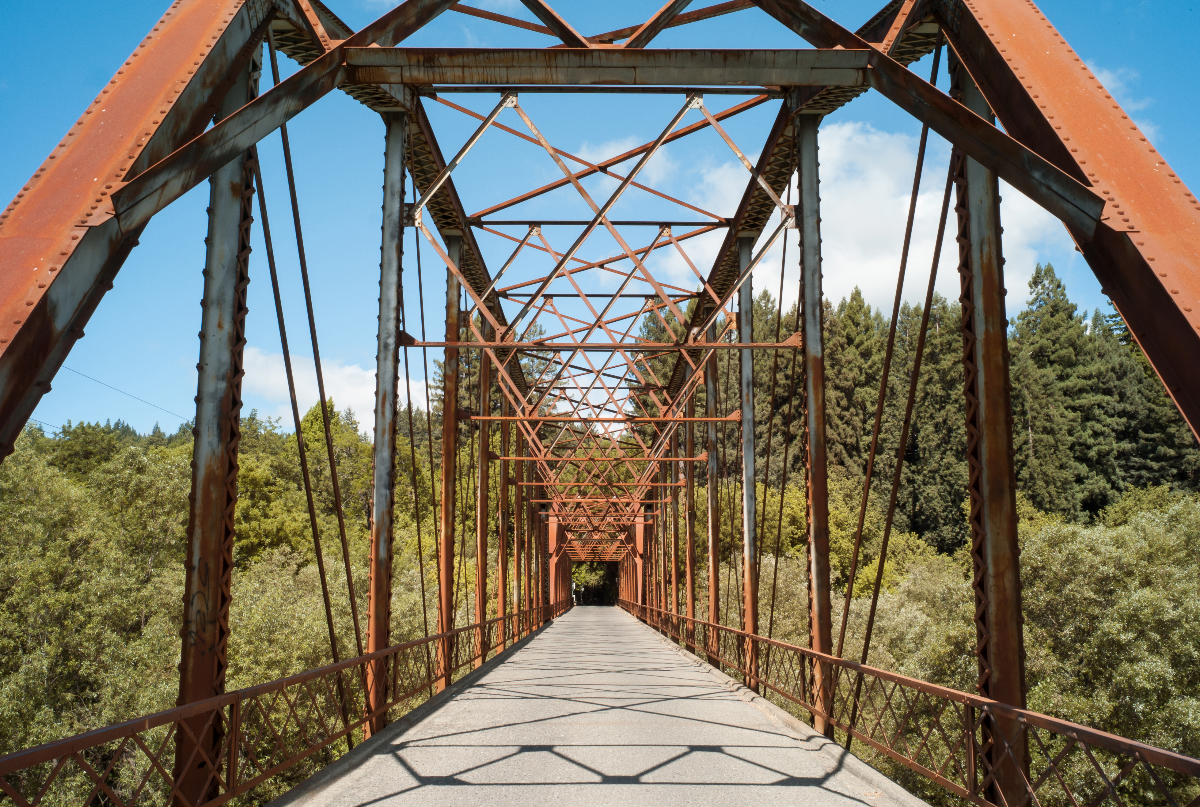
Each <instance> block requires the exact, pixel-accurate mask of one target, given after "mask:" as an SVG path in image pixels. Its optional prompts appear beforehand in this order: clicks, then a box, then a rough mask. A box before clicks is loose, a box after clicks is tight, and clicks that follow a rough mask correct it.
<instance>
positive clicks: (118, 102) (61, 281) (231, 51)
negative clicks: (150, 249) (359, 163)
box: [0, 0, 269, 457]
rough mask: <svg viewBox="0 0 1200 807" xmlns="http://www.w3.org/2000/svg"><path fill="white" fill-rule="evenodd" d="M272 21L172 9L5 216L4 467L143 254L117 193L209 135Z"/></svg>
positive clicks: (211, 8) (254, 10)
mask: <svg viewBox="0 0 1200 807" xmlns="http://www.w3.org/2000/svg"><path fill="white" fill-rule="evenodd" d="M268 12H269V8H268V5H267V4H266V3H264V2H243V1H242V0H210V1H208V2H201V0H185V1H184V2H180V3H178V4H176V5H175V6H172V7H171V9H169V10H168V11H167V13H166V14H165V15H164V16H163V17H162V19H161V20H160V21H159V22H158V24H157V25H156V26H155V28H154V30H153V31H151V33H150V34H149V35H148V36H147V37H146V38H145V39H144V40H143V41H142V43H141V44H140V45H139V46H138V48H137V50H136V51H135V52H134V54H133V55H132V56H131V57H130V58H129V59H128V61H127V62H126V63H125V65H124V66H123V67H122V69H121V75H119V76H114V78H113V79H112V80H111V81H110V82H109V83H108V84H107V85H106V86H105V87H104V89H102V90H101V91H100V94H99V95H98V96H97V98H96V99H95V100H94V101H93V102H92V103H91V105H89V106H88V108H87V109H86V111H85V112H84V113H83V114H82V115H81V116H80V117H79V119H78V121H77V122H76V123H75V125H74V126H73V127H72V128H71V130H70V131H69V133H68V134H67V136H65V137H64V138H63V139H62V141H60V142H59V144H58V145H57V146H56V147H55V149H54V151H52V152H51V153H50V155H49V157H48V159H47V160H46V162H45V163H43V164H42V166H41V167H40V168H39V169H38V171H37V172H36V173H35V174H34V175H33V177H31V178H30V180H29V181H28V182H27V183H26V184H25V185H24V186H23V187H22V188H21V189H20V191H19V192H18V193H17V195H16V198H15V199H14V200H13V201H12V202H11V203H10V204H9V205H8V206H7V207H6V208H4V209H3V211H0V244H2V245H3V249H2V251H0V457H3V456H5V455H7V454H8V453H9V452H10V451H11V450H12V444H13V441H14V440H15V439H16V436H17V434H18V433H19V431H20V429H21V427H22V426H24V424H25V421H26V419H27V418H28V417H29V415H30V414H31V413H32V412H33V409H34V407H35V406H36V405H37V403H38V400H39V399H40V398H41V397H42V395H43V394H45V392H46V391H47V390H48V389H49V388H50V381H51V379H52V378H53V376H54V374H55V372H57V370H58V368H59V366H60V365H61V363H62V361H63V360H64V359H65V358H66V355H67V353H68V352H69V351H70V349H71V347H72V346H73V345H74V343H75V341H76V340H77V339H78V338H79V337H80V336H81V335H82V333H83V328H84V326H85V325H86V324H87V321H88V319H89V318H90V317H91V314H92V311H93V310H94V309H95V307H96V305H97V304H98V303H99V301H100V299H101V297H103V295H104V293H105V292H106V291H107V289H108V288H109V287H110V286H111V284H112V281H113V278H114V277H115V275H116V273H117V271H118V270H119V269H120V266H121V264H122V263H123V262H124V260H125V258H126V256H127V255H128V253H129V251H130V250H131V249H132V248H133V246H134V245H135V244H136V243H137V239H138V237H139V235H140V232H141V227H142V226H143V225H144V223H145V222H144V221H143V222H142V223H141V224H137V225H134V224H127V223H124V222H119V221H118V220H117V219H116V218H115V216H114V212H115V210H114V205H113V203H112V194H113V192H114V189H116V188H119V187H120V186H121V183H122V182H123V181H125V180H126V178H127V177H128V176H129V175H130V174H132V173H136V172H138V171H141V170H143V169H145V167H146V166H148V165H152V164H153V163H155V162H158V161H159V160H161V159H162V158H163V157H165V156H167V155H168V154H170V153H171V152H172V151H173V150H175V149H177V148H179V147H180V146H181V145H183V144H184V143H186V142H187V141H188V140H189V139H191V138H192V137H195V136H196V135H197V134H199V133H200V132H201V131H203V129H204V127H205V125H206V124H207V123H208V122H209V120H210V118H211V115H212V112H213V107H212V106H211V104H212V99H214V98H220V97H222V96H223V95H224V94H225V90H224V89H223V88H226V87H229V86H231V85H232V83H233V81H234V80H235V79H234V77H235V76H240V75H242V74H243V72H244V71H245V70H246V69H247V66H248V64H249V60H250V58H251V54H252V51H253V46H254V44H255V43H257V42H258V41H260V39H261V35H262V32H263V30H264V27H265V25H266V18H267V15H268ZM168 77H169V80H168ZM244 152H245V149H242V150H240V151H235V152H234V153H232V154H231V155H230V159H232V158H233V157H236V156H238V155H239V154H241V153H244ZM225 162H226V163H227V162H229V160H228V159H227V160H225ZM205 176H207V175H205ZM202 179H204V177H203V176H202V177H199V178H197V180H196V182H197V183H198V182H199V181H201V180H202ZM193 184H195V183H193Z"/></svg>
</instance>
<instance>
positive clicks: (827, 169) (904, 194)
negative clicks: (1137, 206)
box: [767, 121, 1073, 312]
mask: <svg viewBox="0 0 1200 807" xmlns="http://www.w3.org/2000/svg"><path fill="white" fill-rule="evenodd" d="M820 147H821V148H820V161H821V241H822V252H823V269H824V291H825V295H826V297H828V298H830V299H832V300H834V301H837V300H840V299H841V298H843V297H845V296H846V295H848V294H849V293H850V292H851V290H852V289H853V288H854V287H855V286H857V287H859V288H860V289H861V290H862V292H863V295H864V297H865V298H866V299H867V301H868V302H869V303H871V304H872V305H874V306H876V307H878V308H881V309H883V310H884V311H885V312H886V311H888V310H890V308H891V304H892V300H893V298H894V295H895V288H896V276H897V272H898V271H899V266H900V252H901V247H902V244H903V240H904V228H905V223H906V219H907V216H908V205H909V198H910V194H911V192H912V176H913V169H914V164H915V160H916V150H917V139H916V138H915V137H913V136H910V135H908V134H903V133H898V132H887V131H882V130H880V129H876V128H874V127H873V126H871V125H869V124H866V123H862V122H854V121H848V122H838V123H831V124H827V125H826V126H824V127H823V128H822V130H821V142H820ZM947 157H948V149H947V147H946V145H945V144H944V143H942V142H941V141H939V140H936V139H931V142H930V147H929V149H928V152H927V156H926V172H925V176H924V179H923V182H922V186H921V192H920V195H919V197H918V202H917V215H916V218H915V220H914V225H913V238H912V246H911V249H910V251H909V259H908V269H907V274H906V278H905V287H904V298H905V299H906V300H908V301H910V302H918V301H920V300H921V299H923V297H924V290H925V285H926V282H927V280H928V276H929V265H930V261H931V260H932V258H933V248H934V239H935V237H936V235H937V224H938V215H939V213H940V209H941V201H942V192H943V189H944V178H945V169H944V167H943V166H945V165H946V161H947ZM1000 194H1001V197H1002V199H1003V201H1002V203H1001V222H1002V225H1003V227H1004V240H1003V249H1004V256H1005V268H1006V281H1005V285H1006V286H1007V288H1008V290H1009V296H1008V307H1009V308H1010V310H1015V309H1016V308H1017V307H1018V306H1020V305H1021V304H1022V303H1023V302H1024V300H1025V297H1026V294H1027V284H1028V280H1029V277H1030V276H1031V275H1032V274H1033V268H1034V266H1035V265H1036V263H1037V262H1038V261H1043V262H1045V261H1047V260H1050V259H1052V258H1061V256H1062V255H1064V254H1066V255H1069V254H1070V252H1071V250H1072V249H1073V244H1072V243H1071V241H1070V238H1069V237H1068V235H1067V233H1066V231H1065V230H1064V228H1063V227H1062V226H1061V224H1059V222H1058V221H1057V220H1056V219H1055V218H1054V217H1053V216H1051V215H1050V214H1049V213H1046V212H1045V211H1044V210H1042V209H1041V208H1040V207H1038V206H1037V205H1036V204H1034V203H1033V202H1031V201H1029V200H1028V199H1027V198H1025V197H1024V196H1022V195H1021V194H1020V193H1018V192H1017V191H1015V190H1014V189H1012V188H1010V187H1008V186H1007V185H1006V184H1004V183H1001V187H1000ZM951 204H952V205H953V199H951ZM954 231H955V222H954V212H953V209H951V211H950V214H949V221H948V224H947V234H946V237H945V240H944V241H943V246H942V254H941V261H940V265H939V267H938V282H937V290H938V292H939V293H941V294H942V295H943V296H945V297H947V298H950V299H955V298H957V296H958V274H957V271H956V268H957V259H958V250H957V246H956V244H955V241H954ZM793 244H794V242H793ZM789 249H791V248H789ZM788 264H789V271H794V259H793V258H792V253H791V252H789V257H788ZM767 274H768V277H770V273H767ZM774 282H775V283H778V275H777V274H775V275H774ZM785 294H786V293H785ZM792 297H793V298H794V291H793V292H792ZM790 299H791V298H789V297H786V296H785V303H787V302H788V301H789V300H790Z"/></svg>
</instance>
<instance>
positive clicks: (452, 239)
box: [437, 235, 462, 692]
mask: <svg viewBox="0 0 1200 807" xmlns="http://www.w3.org/2000/svg"><path fill="white" fill-rule="evenodd" d="M446 254H447V256H448V257H449V258H450V260H451V261H452V262H453V263H455V264H457V263H458V261H459V258H460V257H461V254H462V238H461V236H457V235H449V236H446ZM458 298H459V282H458V277H457V276H456V275H455V274H454V273H453V272H451V271H450V270H449V269H448V268H447V270H446V341H447V342H451V343H453V342H457V341H458V340H459V338H460V337H461V330H462V323H461V322H460V321H459V320H460V317H461V311H460V308H459V299H458ZM458 370H459V366H458V348H457V347H454V346H453V345H448V346H447V347H446V352H445V358H444V361H443V364H442V391H443V392H442V496H441V498H442V500H441V512H440V519H439V521H440V525H441V530H440V531H439V533H438V542H439V547H438V633H440V634H447V633H449V632H450V631H452V630H453V629H454V497H455V492H456V491H455V485H454V481H455V478H456V477H457V473H458ZM453 641H454V640H453V639H452V638H451V637H449V636H443V637H442V638H441V639H439V640H438V645H437V650H438V680H437V691H438V692H441V691H442V690H443V689H445V688H446V687H448V686H450V678H451V676H452V675H453V672H454V670H453V669H452V668H453V666H454V647H453Z"/></svg>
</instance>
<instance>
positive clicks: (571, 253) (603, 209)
mask: <svg viewBox="0 0 1200 807" xmlns="http://www.w3.org/2000/svg"><path fill="white" fill-rule="evenodd" d="M692 98H693V97H692V96H691V95H689V96H688V99H687V101H685V102H684V104H683V106H681V107H680V108H679V111H678V112H676V113H675V114H674V115H673V116H672V117H671V120H670V122H669V123H668V124H667V126H666V128H664V129H663V130H662V133H661V134H659V136H658V137H657V138H656V139H655V141H654V144H653V145H652V146H651V147H650V148H649V149H648V150H647V151H646V152H645V153H644V154H642V156H641V158H640V159H639V160H638V161H637V164H636V165H635V166H634V167H633V170H631V171H630V172H629V174H628V175H627V176H626V177H625V179H623V180H622V181H621V183H620V185H618V186H617V188H616V190H614V191H613V192H612V194H611V195H610V196H609V197H608V199H607V200H605V202H604V204H603V205H601V206H600V208H599V209H598V210H597V211H596V214H595V215H594V216H593V217H592V220H591V221H590V222H589V223H588V225H587V227H585V228H584V230H583V232H582V233H580V234H579V237H578V238H576V239H575V242H574V243H572V244H571V246H570V247H569V248H568V249H567V251H566V252H565V253H564V254H563V256H562V258H560V259H559V260H558V261H557V263H556V264H555V266H554V270H553V271H551V272H550V274H549V275H547V276H546V278H545V279H544V280H543V281H542V282H541V283H540V284H538V287H537V289H536V290H535V291H534V293H533V296H531V297H530V299H529V300H528V301H526V303H525V304H524V305H523V306H522V307H521V310H520V311H518V312H517V314H516V316H514V317H513V321H512V324H511V325H509V327H508V332H510V333H511V331H512V330H513V329H515V328H516V327H517V324H518V323H519V322H520V320H521V317H523V316H524V315H525V313H526V312H527V311H528V310H529V309H530V308H531V307H532V306H533V305H534V303H536V302H537V300H538V299H539V298H540V297H541V296H542V295H543V294H545V293H546V289H547V288H548V287H549V286H550V284H551V283H552V282H554V280H555V278H557V277H558V274H559V272H561V271H562V270H563V268H564V267H565V266H566V265H567V263H568V262H570V260H571V259H572V258H574V257H575V253H576V252H578V251H579V248H580V247H581V246H583V242H584V241H586V240H587V238H588V236H590V235H591V234H592V232H593V231H594V230H595V229H596V227H597V226H599V225H600V223H601V222H602V221H604V220H605V219H606V217H607V216H608V211H609V210H611V209H612V207H613V205H615V204H616V203H617V201H618V200H619V199H620V198H621V196H622V194H624V193H625V190H626V189H627V188H628V187H629V184H630V183H631V182H633V180H634V178H635V177H636V176H637V175H638V174H640V173H641V172H642V169H643V168H645V167H646V163H648V162H649V161H650V158H651V157H653V156H654V154H655V152H657V151H658V149H659V147H660V146H662V144H663V142H664V141H665V140H666V139H667V136H668V135H669V134H671V132H672V131H673V130H674V129H675V127H676V126H677V125H678V124H679V121H681V120H683V116H684V115H686V114H687V111H688V110H689V109H691V108H692V104H693V101H692ZM515 108H516V110H517V112H518V114H521V115H522V118H523V119H524V120H525V121H526V123H527V124H529V125H530V126H531V127H532V121H530V120H529V119H528V118H527V117H526V116H525V115H524V113H523V111H522V109H521V106H520V104H517V106H516V107H515ZM539 139H540V140H543V141H544V138H541V137H539ZM544 146H545V147H546V148H547V149H548V150H549V151H550V153H551V154H553V149H552V148H551V147H550V145H549V143H544ZM553 156H554V157H555V160H556V161H557V162H560V163H561V160H558V157H557V155H553ZM564 167H565V166H564ZM567 173H570V171H568V172H567Z"/></svg>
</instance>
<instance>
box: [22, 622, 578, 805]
mask: <svg viewBox="0 0 1200 807" xmlns="http://www.w3.org/2000/svg"><path fill="white" fill-rule="evenodd" d="M570 607H571V601H570V600H563V601H560V602H557V603H555V604H553V605H552V606H549V607H548V608H545V609H543V608H540V607H538V608H532V609H529V610H526V611H522V612H520V613H519V614H510V615H508V616H507V617H506V618H505V620H504V621H506V622H507V629H506V630H503V631H502V630H500V628H501V622H502V620H501V619H500V618H496V619H491V620H489V621H487V622H484V623H482V624H475V625H467V626H464V627H461V628H457V629H455V630H453V631H451V632H449V633H446V634H439V635H436V636H428V637H425V638H422V639H417V640H414V641H411V642H406V643H404V644H401V645H396V646H395V647H390V648H387V649H385V650H380V651H378V652H376V653H372V654H369V655H364V656H359V657H358V658H354V659H348V660H346V661H343V662H341V663H339V664H331V665H329V666H327V667H321V668H319V669H316V670H310V671H308V672H304V673H300V674H299V675H294V676H291V677H290V678H284V679H281V680H279V681H273V682H271V683H268V684H261V685H259V686H254V687H249V688H246V689H241V690H238V691H236V692H229V693H227V694H225V695H220V696H218V697H214V698H208V699H206V700H202V701H197V702H195V703H190V704H188V705H186V706H180V707H176V708H174V709H168V710H166V711H162V712H158V713H157V714H153V715H149V716H147V717H141V718H138V719H136V720H130V721H128V722H125V723H120V724H117V725H114V726H109V727H107V728H103V729H98V730H96V731H92V732H88V733H86V734H80V735H77V736H75V737H69V738H67V739H64V740H58V741H56V742H52V743H47V744H45V745H41V746H38V747H36V748H31V749H28V750H25V751H20V752H17V753H15V754H10V755H8V756H6V757H3V758H0V804H12V805H17V806H18V807H36V806H37V805H63V804H103V805H114V806H115V805H135V804H168V803H187V798H186V796H185V794H184V793H183V792H181V789H180V787H179V784H178V775H177V773H176V772H177V770H178V767H177V766H178V765H179V762H178V761H177V760H176V759H175V747H176V742H177V739H178V738H179V737H180V736H182V735H190V736H191V737H192V738H194V739H195V740H197V742H195V743H193V744H192V746H193V747H195V748H198V749H203V748H213V747H215V748H216V749H218V750H217V753H216V754H215V755H213V756H212V757H209V756H207V755H206V753H205V752H204V751H197V752H196V754H195V757H194V758H192V759H189V760H183V761H182V766H183V767H184V768H186V769H191V770H195V769H196V768H200V769H201V770H204V771H206V772H207V776H208V782H207V786H206V787H204V788H203V790H204V792H206V793H208V794H209V795H208V798H207V799H206V800H205V801H204V802H203V803H205V804H211V805H218V804H225V803H227V802H229V801H230V800H232V799H235V798H237V797H239V796H245V797H246V799H247V800H248V801H250V802H253V803H261V802H262V801H264V800H265V799H266V798H269V797H270V796H271V795H272V794H273V793H274V792H278V791H279V789H280V788H281V787H282V788H286V787H287V786H288V785H289V784H291V783H295V782H297V781H300V780H302V779H303V778H305V777H307V776H308V775H311V774H312V773H313V772H314V771H315V770H316V769H317V768H319V767H320V766H321V765H324V764H328V762H331V761H333V759H335V758H336V757H337V756H339V755H340V751H339V750H338V749H336V748H334V745H335V744H336V743H338V741H339V740H344V739H345V738H349V739H350V742H351V743H353V742H357V741H360V740H361V739H362V738H363V736H364V729H365V726H366V725H367V722H368V721H369V720H370V719H371V718H372V717H374V716H375V714H374V713H371V712H369V711H368V709H367V699H366V694H367V693H366V686H367V681H368V675H367V670H368V668H369V667H371V665H373V664H374V665H376V668H378V666H379V665H380V663H381V662H382V668H383V670H384V671H385V672H384V676H383V679H382V680H383V681H384V683H385V685H386V687H387V698H386V699H385V707H384V711H390V712H391V714H392V716H393V717H395V716H397V715H399V714H402V713H405V712H408V711H409V710H411V709H413V708H414V707H416V706H418V705H420V704H421V703H423V702H425V701H426V700H428V698H429V697H430V696H431V695H432V694H433V692H434V688H435V681H436V680H437V679H438V678H439V677H440V676H439V670H438V669H437V667H438V661H437V652H436V651H437V647H438V643H439V642H443V641H445V642H446V643H447V645H448V647H449V652H448V654H447V655H448V657H449V659H450V672H451V677H461V675H464V674H466V672H468V671H469V669H470V668H471V667H472V666H474V664H475V662H476V661H477V660H479V659H480V656H479V654H478V652H477V644H476V643H477V641H478V637H479V635H480V633H481V632H482V635H483V643H482V644H483V647H485V648H486V652H485V653H484V654H483V655H484V656H485V657H486V656H487V655H490V654H492V653H495V652H498V651H499V650H501V649H503V648H504V647H505V645H506V644H507V643H510V642H512V641H515V640H516V639H519V638H520V637H521V636H522V635H524V633H525V632H526V630H527V629H532V628H531V627H530V626H533V627H536V626H538V625H540V624H542V623H544V622H545V621H547V620H548V619H553V618H556V617H558V616H560V615H561V614H563V613H565V612H566V611H567V610H568V609H569V608H570ZM343 692H344V693H345V700H344V701H343V696H342V694H341V693H343ZM343 714H348V715H349V719H346V718H344V717H343ZM213 737H216V738H217V741H216V742H215V743H214V742H213V741H212V738H213ZM202 740H203V741H202ZM305 763H307V764H305ZM272 785H273V787H272Z"/></svg>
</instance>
